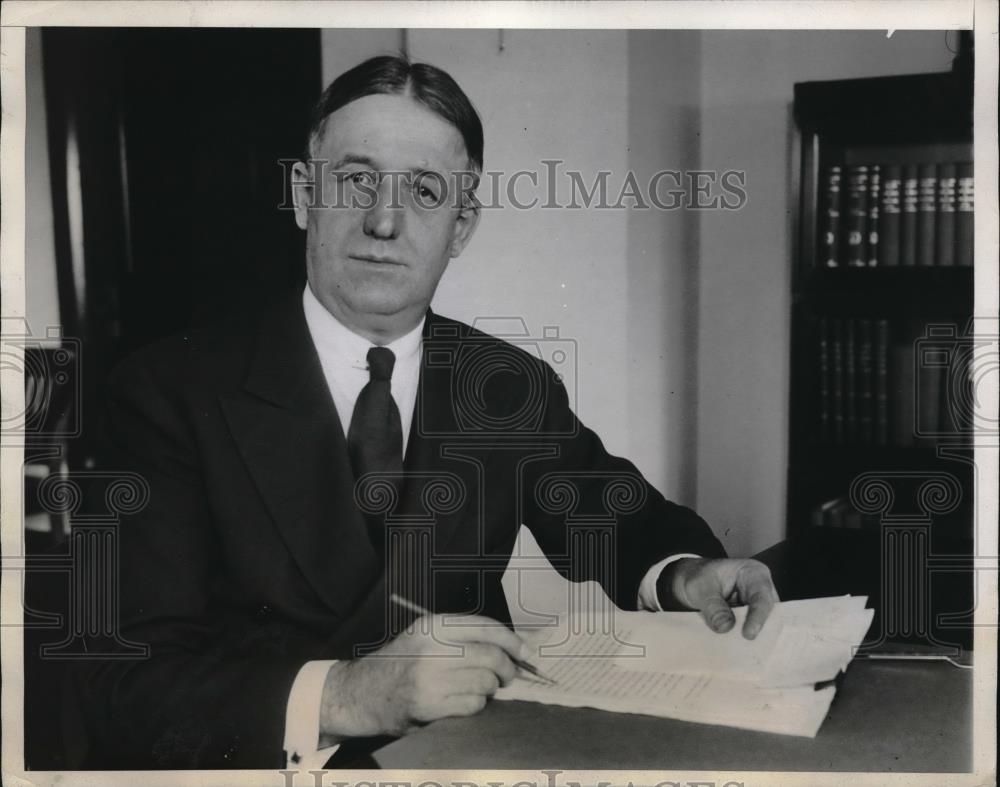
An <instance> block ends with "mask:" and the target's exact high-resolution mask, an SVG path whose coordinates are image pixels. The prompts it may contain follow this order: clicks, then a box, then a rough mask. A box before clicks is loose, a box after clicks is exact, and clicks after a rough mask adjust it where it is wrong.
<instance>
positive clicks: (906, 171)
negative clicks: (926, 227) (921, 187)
mask: <svg viewBox="0 0 1000 787" xmlns="http://www.w3.org/2000/svg"><path fill="white" fill-rule="evenodd" d="M900 215H901V218H900V222H899V264H900V265H916V264H917V167H916V165H915V164H907V165H906V166H905V167H904V168H903V210H902V213H901V214H900Z"/></svg>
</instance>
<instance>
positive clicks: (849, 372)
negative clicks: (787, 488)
mask: <svg viewBox="0 0 1000 787" xmlns="http://www.w3.org/2000/svg"><path fill="white" fill-rule="evenodd" d="M896 327H897V330H896V331H895V333H896V338H895V339H892V340H891V339H890V325H889V321H888V320H884V319H878V320H870V319H856V318H836V317H821V318H820V320H819V326H818V347H817V359H818V388H819V390H818V399H819V407H818V416H819V417H818V433H819V435H818V436H819V441H820V442H821V443H824V444H828V445H880V446H912V445H918V444H919V445H933V444H935V443H936V442H938V441H939V440H940V439H941V438H945V437H947V438H951V437H962V436H963V435H966V434H967V433H968V432H969V431H970V429H971V426H970V425H971V394H970V393H969V390H968V387H969V385H970V383H969V380H968V373H969V370H968V368H967V363H968V359H967V358H964V357H962V355H961V353H960V352H959V350H957V349H956V350H955V351H954V352H950V349H951V348H955V347H959V346H960V345H956V343H955V342H951V344H950V345H949V342H948V340H947V338H945V339H944V340H943V341H931V340H926V339H921V338H920V334H919V333H918V331H917V330H916V329H915V327H914V326H906V325H902V326H896Z"/></svg>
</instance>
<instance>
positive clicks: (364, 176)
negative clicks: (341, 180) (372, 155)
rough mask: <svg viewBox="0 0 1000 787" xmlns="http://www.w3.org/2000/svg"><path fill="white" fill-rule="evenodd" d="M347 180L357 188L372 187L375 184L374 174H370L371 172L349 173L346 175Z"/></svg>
mask: <svg viewBox="0 0 1000 787" xmlns="http://www.w3.org/2000/svg"><path fill="white" fill-rule="evenodd" d="M347 179H348V180H350V181H351V183H354V184H355V185H357V186H360V185H362V184H364V185H368V186H374V185H375V182H376V181H377V178H376V177H375V173H374V172H372V171H371V170H361V171H360V172H349V173H348V174H347Z"/></svg>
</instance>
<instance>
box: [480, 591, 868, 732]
mask: <svg viewBox="0 0 1000 787" xmlns="http://www.w3.org/2000/svg"><path fill="white" fill-rule="evenodd" d="M865 601H866V598H865V597H863V596H843V597H837V598H821V599H810V600H808V601H787V602H782V603H779V604H778V605H777V607H776V608H775V610H774V612H772V614H771V617H770V618H769V619H768V621H767V624H766V625H765V626H764V628H763V630H762V631H761V633H760V635H759V636H758V637H757V639H755V640H752V641H751V640H746V639H744V638H743V637H742V634H741V631H740V630H741V627H742V623H743V620H744V619H745V618H746V608H737V609H735V610H734V612H735V614H736V618H737V622H736V625H735V626H734V627H733V629H732V630H731V631H729V632H727V633H726V634H716V633H714V632H712V631H711V630H710V629H709V628H708V626H707V625H706V624H705V622H704V620H703V619H702V618H701V616H700V615H698V614H697V613H695V612H659V613H649V612H623V611H620V610H613V611H611V614H610V615H609V612H608V611H605V612H604V613H603V614H602V615H601V616H600V617H595V615H594V613H593V612H586V613H581V614H577V615H570V616H566V617H564V618H563V619H562V620H561V621H560V622H559V624H557V625H553V626H550V627H545V628H539V629H534V630H523V629H520V628H519V629H518V632H519V633H520V634H522V636H523V637H524V638H525V639H526V640H527V641H528V642H530V643H531V644H532V645H533V646H534V647H535V648H536V652H537V656H536V657H535V658H534V659H532V661H533V663H534V664H535V666H536V667H537V668H538V669H539V670H541V671H542V672H543V673H544V674H545V675H547V676H549V677H551V678H552V679H553V680H555V681H556V683H555V685H549V684H547V683H544V682H542V681H538V680H535V679H534V678H532V676H530V675H529V674H527V673H524V674H522V675H521V676H519V679H518V680H515V681H513V682H512V683H511V684H510V685H509V686H506V687H504V688H502V689H500V690H499V691H498V692H497V695H496V697H497V698H498V699H516V700H528V701H532V702H541V703H545V704H550V705H568V706H572V707H591V708H600V709H603V710H610V711H618V712H622V713H642V714H647V715H652V716H664V717H668V718H673V719H682V720H685V721H696V722H703V723H706V724H723V725H726V726H730V727H742V728H745V729H751V730H763V731H767V732H777V733H783V734H786V735H803V736H808V737H813V736H815V735H816V733H817V732H818V731H819V728H820V725H821V724H822V723H823V719H824V718H825V717H826V714H827V711H828V710H829V708H830V702H831V701H832V700H833V695H834V691H835V689H834V687H833V686H832V685H828V686H824V687H817V686H816V684H817V683H822V682H825V681H830V680H832V679H833V678H835V677H836V676H837V675H838V673H840V672H841V671H842V670H844V669H846V667H847V665H848V664H849V662H850V660H851V658H852V656H853V654H854V650H855V649H856V648H857V646H858V645H859V644H860V643H861V640H862V638H863V637H864V635H865V633H866V632H867V630H868V626H869V625H870V624H871V620H872V615H873V611H872V610H868V609H865Z"/></svg>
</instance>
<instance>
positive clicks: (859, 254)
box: [844, 164, 868, 268]
mask: <svg viewBox="0 0 1000 787" xmlns="http://www.w3.org/2000/svg"><path fill="white" fill-rule="evenodd" d="M867 236H868V167H867V166H865V165H864V164H859V165H856V166H853V167H851V168H850V169H849V170H848V173H847V217H846V223H845V225H844V241H845V243H844V245H845V250H844V262H845V264H846V265H847V267H848V268H862V267H865V266H867V265H868V251H867V248H868V237H867Z"/></svg>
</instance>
